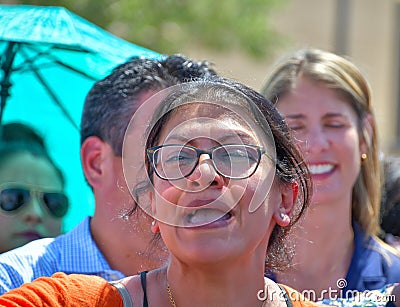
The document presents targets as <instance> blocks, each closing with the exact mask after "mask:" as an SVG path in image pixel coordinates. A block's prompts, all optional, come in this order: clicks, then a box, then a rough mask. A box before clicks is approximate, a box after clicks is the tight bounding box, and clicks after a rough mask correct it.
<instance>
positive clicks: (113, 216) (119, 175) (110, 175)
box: [95, 91, 168, 270]
mask: <svg viewBox="0 0 400 307" xmlns="http://www.w3.org/2000/svg"><path fill="white" fill-rule="evenodd" d="M154 93H155V92H154V91H151V92H145V93H143V94H142V95H141V96H139V98H138V99H137V100H136V101H135V102H136V103H138V106H140V105H141V104H142V103H143V102H145V101H146V100H147V99H148V98H149V97H151V96H152V95H153V94H154ZM151 116H152V114H149V118H150V117H151ZM145 122H146V118H144V117H143V116H142V117H140V118H139V119H138V121H137V122H134V123H133V126H132V129H131V131H130V137H131V138H132V139H133V140H135V141H134V142H133V145H134V146H133V149H132V150H133V151H132V155H131V157H130V158H131V159H130V160H129V161H130V167H129V176H128V177H129V178H128V179H129V180H128V182H127V177H126V173H125V174H124V169H123V160H124V157H120V156H117V155H115V154H114V151H113V149H112V147H111V146H110V145H109V144H107V143H104V148H103V149H104V150H103V154H102V156H101V159H102V166H103V169H102V171H103V174H102V178H103V184H102V186H101V187H100V188H98V189H95V197H96V203H97V202H101V203H102V212H103V213H102V214H103V215H105V216H104V217H103V220H104V219H107V220H108V221H110V227H112V228H114V231H113V233H114V234H118V236H120V237H119V240H121V239H122V240H124V242H126V246H129V245H131V247H132V248H131V250H132V251H135V252H136V253H137V254H138V255H136V256H140V257H142V258H143V259H146V261H143V264H141V265H142V266H143V268H144V269H146V270H149V269H151V268H155V267H159V266H161V265H163V264H164V261H165V260H166V259H167V257H168V253H167V251H166V249H165V246H164V244H163V243H162V240H159V242H156V243H152V239H153V237H154V234H153V233H152V232H151V222H152V218H151V217H149V216H148V215H147V214H145V213H144V212H143V211H142V210H141V208H140V207H139V206H137V204H136V201H135V199H134V197H133V196H132V193H131V191H132V189H133V187H134V186H136V184H137V183H138V180H140V177H141V176H140V175H141V174H143V172H144V169H143V165H142V161H143V159H141V158H140V157H141V156H140V148H142V146H136V144H138V145H139V144H140V142H141V139H142V138H143V135H144V129H145V128H146V127H145ZM124 146H125V145H124ZM139 253H140V255H139ZM130 257H135V255H131V256H130ZM145 262H148V263H145Z"/></svg>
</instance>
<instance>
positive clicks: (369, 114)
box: [261, 49, 400, 297]
mask: <svg viewBox="0 0 400 307" xmlns="http://www.w3.org/2000/svg"><path fill="white" fill-rule="evenodd" d="M261 93H262V94H263V95H264V96H265V97H267V98H269V99H270V100H271V101H273V102H274V103H276V106H277V108H278V109H279V110H280V112H281V114H282V115H283V116H284V118H285V120H286V122H287V124H288V126H289V127H290V128H291V130H292V132H293V135H294V138H295V139H296V140H297V143H298V146H299V148H300V149H301V151H302V153H303V156H304V157H305V162H306V163H307V165H308V167H309V169H310V171H311V174H312V179H313V183H314V193H313V197H312V202H311V206H310V208H309V210H308V211H307V213H306V216H305V218H304V220H303V221H302V222H301V225H299V227H296V230H295V233H294V237H293V238H294V242H295V244H296V252H295V256H294V258H293V261H292V264H291V266H290V268H289V269H288V271H285V272H284V273H280V272H275V273H274V274H275V278H276V279H277V280H278V281H279V282H283V283H286V284H288V285H290V286H292V287H294V288H295V289H297V290H314V291H315V292H316V293H317V295H318V294H321V295H322V296H323V297H326V296H327V295H328V293H327V292H322V291H324V290H325V291H329V290H331V291H338V292H336V293H339V295H344V294H345V293H347V291H348V290H358V291H364V290H367V289H378V288H380V287H382V286H384V285H385V284H388V283H393V282H399V281H400V259H399V257H398V255H397V254H395V252H393V250H392V249H390V247H388V246H387V245H386V244H384V243H383V242H382V241H380V240H379V239H378V238H377V236H376V235H377V233H378V229H379V211H380V210H379V206H380V192H379V191H380V186H381V184H380V179H379V161H378V144H377V134H376V129H375V122H374V115H373V111H372V104H371V92H370V87H369V85H368V82H367V80H366V79H365V77H364V76H363V75H362V74H361V72H360V70H359V69H358V68H357V67H356V66H355V65H354V64H353V63H351V62H350V61H348V60H347V59H345V58H343V57H340V56H338V55H335V54H333V53H329V52H325V51H322V50H315V49H308V50H298V51H296V52H294V53H292V54H289V55H287V56H286V57H285V58H284V59H283V60H282V61H280V62H279V63H278V64H277V65H276V67H275V69H274V70H273V72H272V74H271V75H270V76H269V78H268V80H267V81H266V83H265V84H264V86H263V88H262V91H261Z"/></svg>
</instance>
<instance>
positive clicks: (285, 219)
mask: <svg viewBox="0 0 400 307" xmlns="http://www.w3.org/2000/svg"><path fill="white" fill-rule="evenodd" d="M279 217H280V219H281V222H280V223H279V222H278V225H279V226H282V227H285V226H288V225H289V224H290V217H289V215H287V214H286V213H283V212H280V213H279Z"/></svg>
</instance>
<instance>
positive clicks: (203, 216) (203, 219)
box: [187, 208, 227, 225]
mask: <svg viewBox="0 0 400 307" xmlns="http://www.w3.org/2000/svg"><path fill="white" fill-rule="evenodd" d="M226 214H227V213H226V212H223V211H221V210H217V209H209V208H207V209H198V210H194V211H193V212H192V213H190V214H188V216H187V217H188V222H189V223H190V224H195V225H204V224H209V223H212V222H214V221H216V220H218V219H220V218H222V217H223V216H225V215H226Z"/></svg>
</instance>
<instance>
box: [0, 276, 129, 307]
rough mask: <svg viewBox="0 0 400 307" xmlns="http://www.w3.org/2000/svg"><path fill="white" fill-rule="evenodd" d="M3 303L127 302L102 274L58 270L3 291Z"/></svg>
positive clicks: (22, 306) (116, 306)
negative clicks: (91, 274) (70, 272)
mask: <svg viewBox="0 0 400 307" xmlns="http://www.w3.org/2000/svg"><path fill="white" fill-rule="evenodd" d="M68 276H69V277H68ZM0 306H5V307H17V306H18V307H38V306H51V307H78V306H79V307H89V306H90V307H94V306H98V307H100V306H101V307H104V306H110V307H111V306H112V307H123V303H122V298H121V296H120V294H119V292H118V290H117V288H115V287H114V286H112V285H111V284H109V283H108V282H107V281H106V280H105V279H103V278H101V277H98V276H89V275H80V274H71V275H67V274H65V273H55V274H54V275H53V276H52V278H49V277H40V278H38V279H36V281H35V282H34V283H33V284H31V283H27V284H24V285H22V286H21V287H19V288H16V289H13V290H11V291H9V292H7V293H5V294H3V295H2V296H0Z"/></svg>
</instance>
